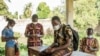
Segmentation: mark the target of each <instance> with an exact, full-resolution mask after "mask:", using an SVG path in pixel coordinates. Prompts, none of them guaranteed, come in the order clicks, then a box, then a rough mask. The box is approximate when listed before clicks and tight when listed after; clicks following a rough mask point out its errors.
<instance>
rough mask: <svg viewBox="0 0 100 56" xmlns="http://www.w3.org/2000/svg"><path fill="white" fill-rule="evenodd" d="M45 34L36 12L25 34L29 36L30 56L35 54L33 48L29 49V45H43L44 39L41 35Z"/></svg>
mask: <svg viewBox="0 0 100 56" xmlns="http://www.w3.org/2000/svg"><path fill="white" fill-rule="evenodd" d="M43 35H44V32H43V26H42V24H40V23H38V16H37V15H36V14H34V15H33V16H32V23H29V24H28V25H27V26H26V30H25V36H26V37H27V38H28V42H27V47H28V56H33V54H34V52H33V50H31V49H29V47H33V46H41V45H42V39H41V37H42V36H43Z"/></svg>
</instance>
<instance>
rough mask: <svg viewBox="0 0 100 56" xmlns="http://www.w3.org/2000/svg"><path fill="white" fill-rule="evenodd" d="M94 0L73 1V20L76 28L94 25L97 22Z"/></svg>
mask: <svg viewBox="0 0 100 56" xmlns="http://www.w3.org/2000/svg"><path fill="white" fill-rule="evenodd" d="M95 7H96V0H77V1H74V11H75V16H74V17H75V20H74V24H75V26H76V27H77V28H80V29H86V28H87V27H89V26H92V27H95V25H96V24H97V22H98V19H97V8H95Z"/></svg>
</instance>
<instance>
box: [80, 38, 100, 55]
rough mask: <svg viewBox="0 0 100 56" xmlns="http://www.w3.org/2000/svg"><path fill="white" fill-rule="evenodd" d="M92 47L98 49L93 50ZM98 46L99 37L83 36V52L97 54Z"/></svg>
mask: <svg viewBox="0 0 100 56" xmlns="http://www.w3.org/2000/svg"><path fill="white" fill-rule="evenodd" d="M91 48H93V49H97V50H91ZM98 48H99V44H98V41H97V39H95V38H83V39H82V40H81V43H80V50H81V51H82V52H86V53H89V54H93V55H96V52H97V51H98Z"/></svg>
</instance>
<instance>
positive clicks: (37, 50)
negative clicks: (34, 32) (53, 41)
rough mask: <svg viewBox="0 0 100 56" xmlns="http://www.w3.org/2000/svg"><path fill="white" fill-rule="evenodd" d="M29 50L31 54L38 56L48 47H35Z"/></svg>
mask: <svg viewBox="0 0 100 56" xmlns="http://www.w3.org/2000/svg"><path fill="white" fill-rule="evenodd" d="M29 48H30V49H32V50H33V54H34V55H35V56H39V54H40V53H41V52H42V51H44V50H45V49H47V48H48V46H35V47H29Z"/></svg>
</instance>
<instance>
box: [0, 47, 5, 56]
mask: <svg viewBox="0 0 100 56" xmlns="http://www.w3.org/2000/svg"><path fill="white" fill-rule="evenodd" d="M4 55H5V49H4V47H0V56H4Z"/></svg>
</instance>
